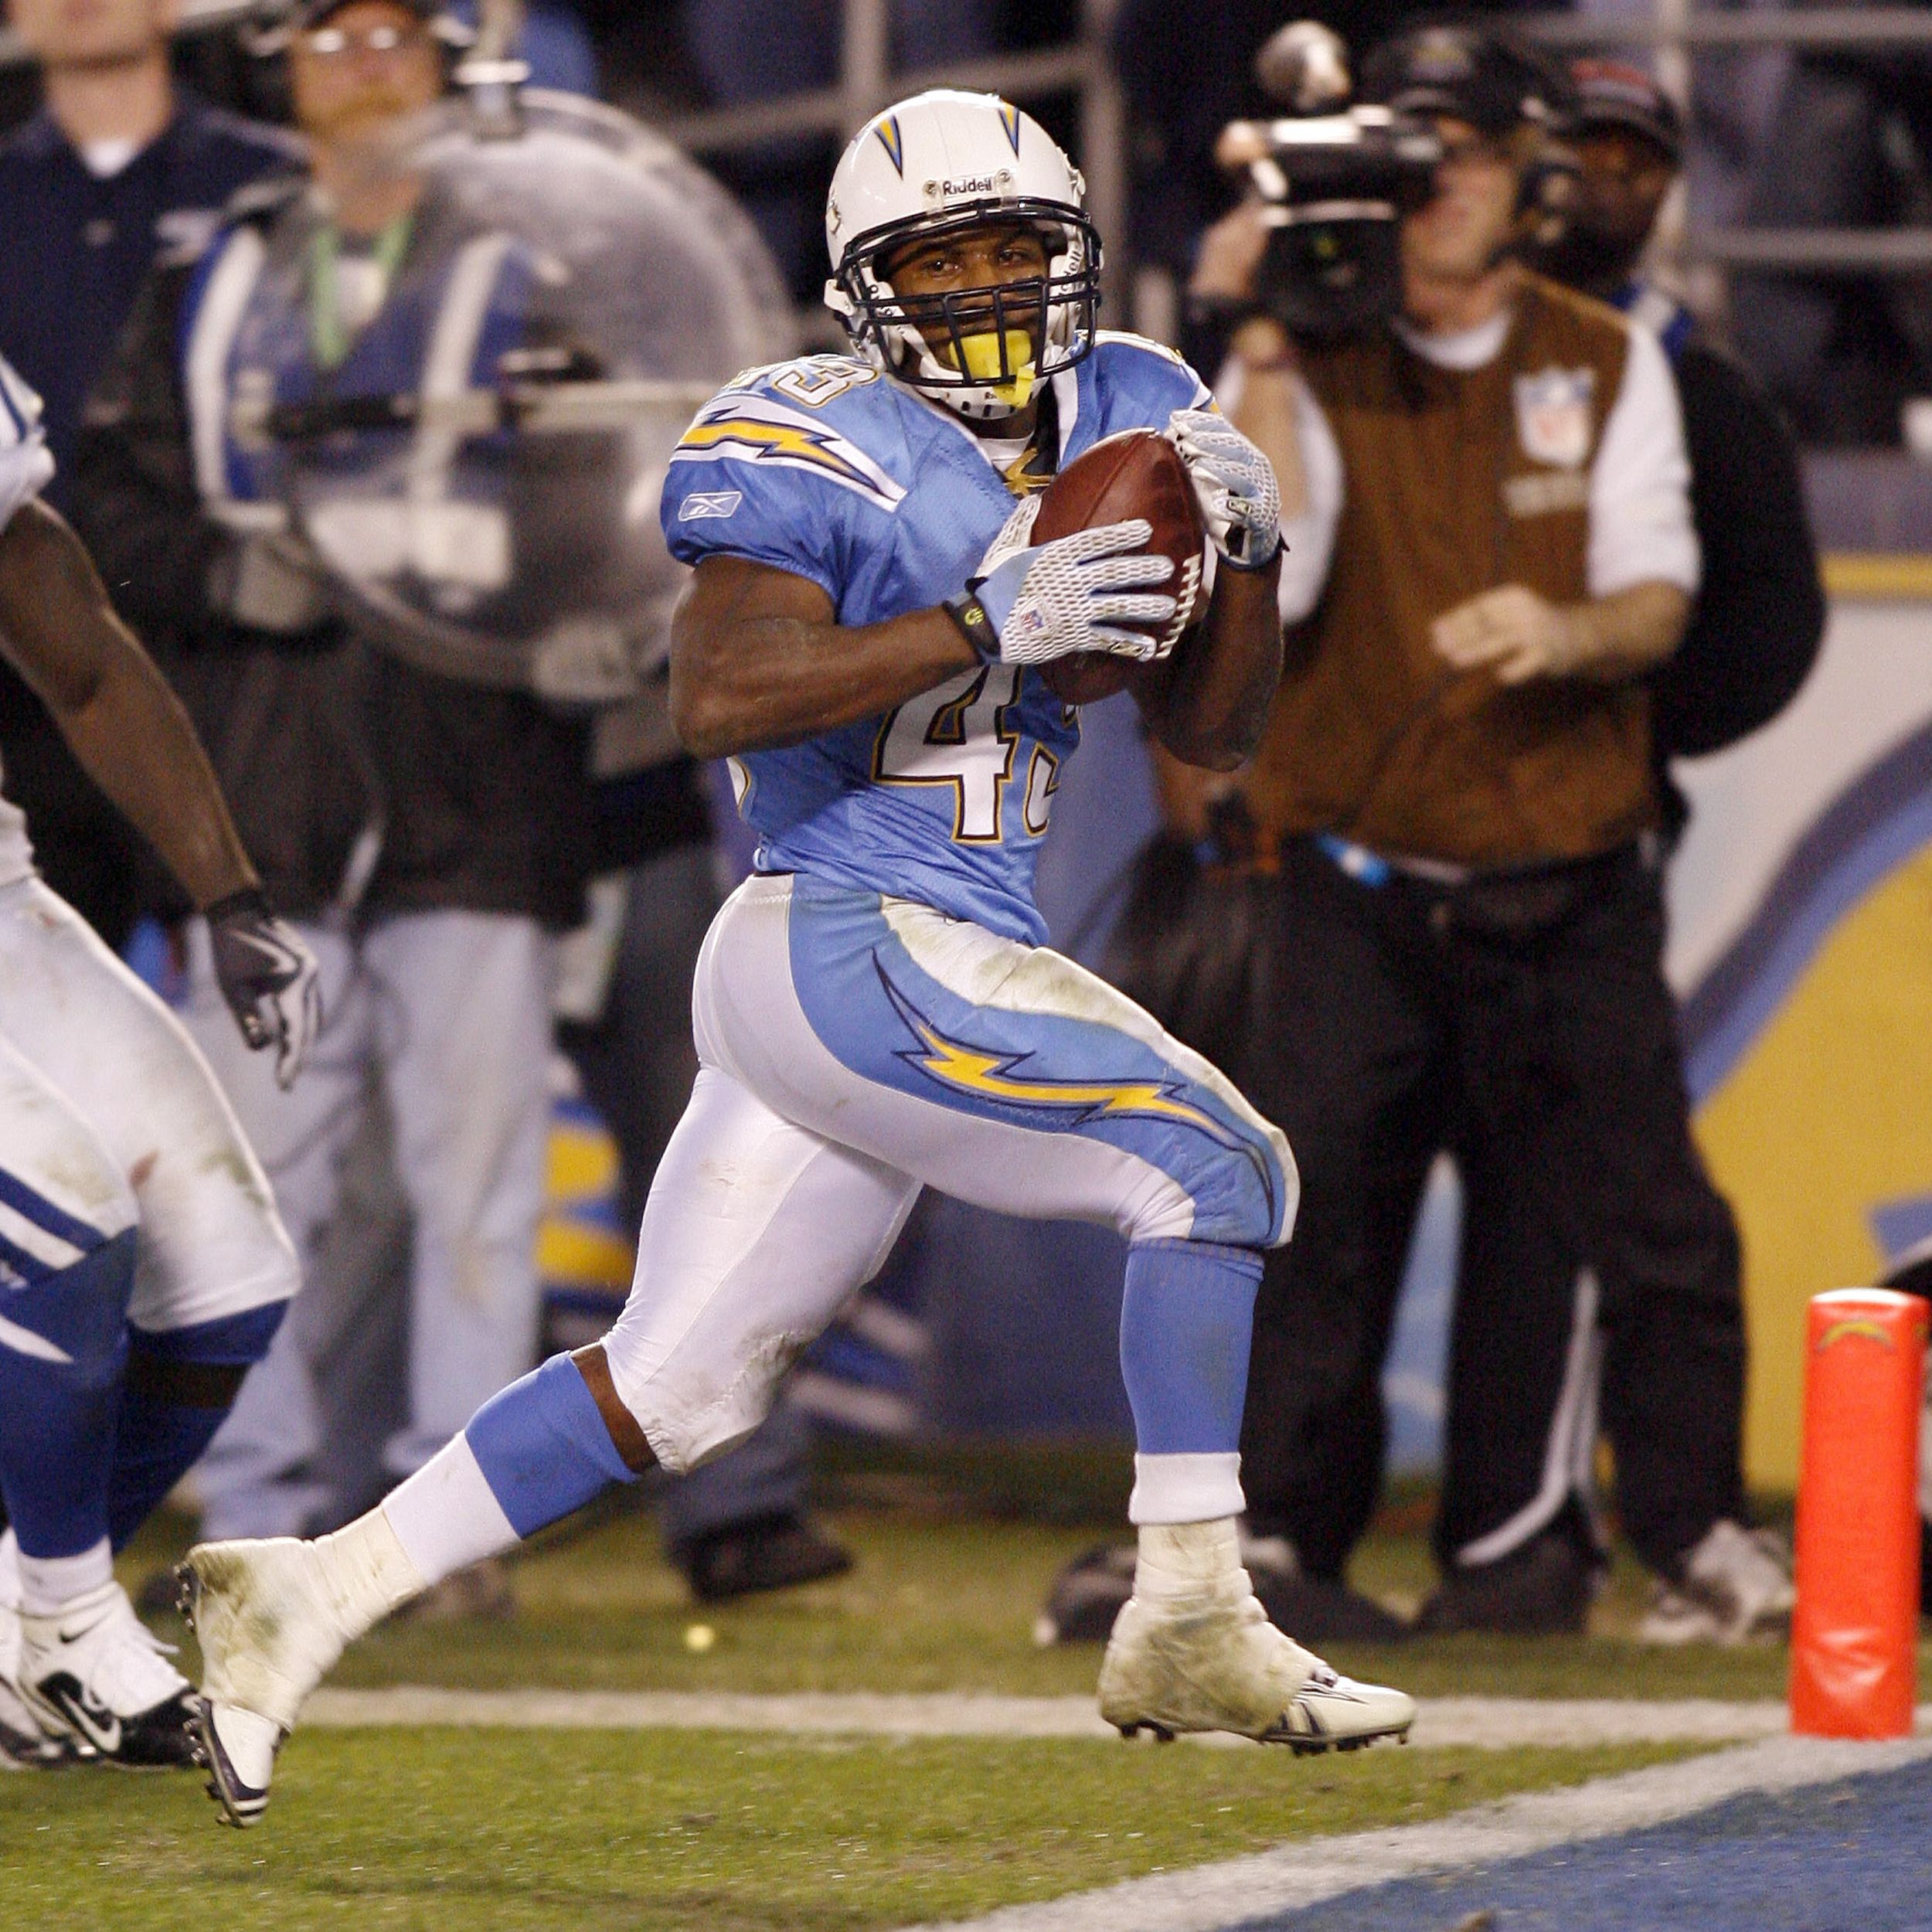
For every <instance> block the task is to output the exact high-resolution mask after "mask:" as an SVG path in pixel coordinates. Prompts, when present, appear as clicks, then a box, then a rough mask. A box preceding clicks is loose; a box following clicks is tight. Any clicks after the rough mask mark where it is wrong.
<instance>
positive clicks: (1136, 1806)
mask: <svg viewBox="0 0 1932 1932" xmlns="http://www.w3.org/2000/svg"><path fill="white" fill-rule="evenodd" d="M1681 1754H1682V1753H1673V1752H1672V1750H1670V1749H1669V1748H1668V1747H1661V1748H1660V1747H1638V1748H1634V1749H1632V1748H1628V1747H1627V1748H1624V1749H1621V1750H1599V1751H1538V1752H1522V1753H1507V1754H1503V1753H1491V1752H1480V1751H1470V1752H1464V1751H1417V1750H1409V1751H1403V1750H1395V1749H1394V1748H1393V1747H1385V1748H1383V1749H1382V1750H1376V1751H1366V1752H1362V1753H1357V1754H1355V1755H1354V1756H1352V1757H1347V1758H1342V1759H1337V1760H1333V1761H1332V1762H1331V1761H1330V1760H1326V1759H1298V1758H1296V1757H1293V1756H1291V1754H1290V1753H1287V1752H1286V1751H1264V1750H1259V1749H1257V1750H1251V1751H1238V1752H1237V1751H1206V1750H1188V1749H1185V1748H1182V1747H1178V1746H1177V1747H1175V1748H1173V1749H1172V1750H1161V1749H1160V1748H1158V1747H1156V1746H1154V1745H1152V1744H1145V1745H1142V1746H1140V1747H1131V1746H1128V1745H1125V1744H1122V1745H1120V1746H1118V1747H1114V1746H1113V1745H1110V1744H1107V1743H1095V1744H1085V1743H1057V1742H1054V1743H1043V1742H1039V1741H1018V1742H1015V1743H1009V1744H1002V1743H988V1742H985V1741H982V1740H946V1741H931V1742H920V1743H900V1744H895V1743H886V1742H881V1741H878V1740H850V1741H849V1740H843V1739H818V1740H793V1739H788V1738H777V1737H771V1736H756V1737H748V1736H733V1735H732V1734H730V1733H711V1732H685V1733H675V1734H674V1733H664V1732H638V1733H611V1732H607V1731H588V1732H581V1731H580V1732H570V1733H557V1732H509V1731H451V1730H427V1731H420V1732H414V1733H402V1732H374V1731H362V1732H346V1733H345V1732H328V1731H317V1732H311V1733H304V1734H301V1735H298V1736H297V1737H296V1738H295V1739H294V1740H293V1741H292V1742H291V1743H290V1745H289V1746H288V1747H287V1750H286V1752H285V1753H284V1764H285V1768H284V1772H283V1774H282V1775H281V1777H279V1778H278V1779H277V1784H278V1787H279V1789H278V1794H277V1799H276V1804H275V1808H274V1810H273V1811H271V1812H270V1815H269V1816H268V1818H267V1819H266V1820H265V1821H264V1822H263V1823H262V1824H261V1825H259V1826H258V1827H257V1828H255V1829H254V1830H253V1831H251V1832H247V1833H240V1832H225V1831H222V1830H219V1828H217V1827H216V1825H215V1824H214V1822H213V1808H212V1807H211V1806H210V1805H209V1804H208V1802H207V1801H206V1799H204V1798H202V1796H201V1795H200V1794H199V1791H198V1790H197V1789H196V1786H195V1784H194V1781H192V1779H190V1778H189V1777H185V1776H183V1777H175V1776H165V1775H154V1776H146V1777H131V1776H117V1775H116V1774H113V1773H111V1772H106V1771H87V1772H82V1771H73V1772H67V1773H64V1774H60V1775H57V1776H53V1777H12V1778H9V1779H7V1780H6V1781H5V1782H4V1783H3V1784H0V1923H5V1925H7V1926H8V1927H15V1926H18V1927H23V1928H24V1927H29V1926H49V1927H62V1928H66V1927H83V1926H86V1927H128V1928H130V1932H133V1929H134V1928H139V1932H172V1928H175V1927H183V1928H187V1927H193V1928H196V1932H203V1929H204V1928H206V1927H209V1926H211V1925H219V1926H225V1927H247V1928H248V1929H249V1932H255V1928H258V1927H259V1928H264V1932H267V1928H273V1929H274V1932H304V1929H305V1928H308V1927H315V1928H318V1932H320V1928H325V1927H326V1928H335V1927H358V1928H360V1927H410V1928H412V1929H415V1928H420V1932H445V1929H446V1928H447V1932H458V1929H459V1928H461V1932H476V1929H477V1928H485V1927H487V1928H492V1932H494V1929H495V1928H498V1927H502V1928H505V1929H506V1932H507V1929H508V1928H512V1927H513V1928H517V1929H518V1932H522V1928H526V1927H529V1928H536V1927H546V1928H548V1927H569V1928H572V1932H577V1928H580V1927H581V1928H583V1932H590V1928H593V1927H594V1928H595V1932H618V1929H619V1928H623V1932H660V1929H661V1928H662V1932H672V1929H673V1928H676V1929H678V1932H684V1929H685V1928H693V1927H703V1928H705V1932H774V1929H775V1928H780V1927H783V1928H787V1932H790V1929H791V1928H798V1932H859V1928H862V1927H890V1926H900V1925H906V1924H910V1923H913V1922H915V1921H918V1920H934V1919H948V1918H955V1917H961V1916H963V1915H965V1914H968V1913H973V1912H976V1911H981V1910H986V1909H988V1908H989V1907H991V1906H995V1905H1001V1904H1006V1903H1013V1902H1015V1901H1018V1900H1026V1899H1038V1898H1050V1897H1052V1896H1055V1895H1056V1894H1057V1893H1064V1892H1070V1891H1077V1890H1083V1889H1087V1887H1089V1886H1096V1885H1101V1884H1105V1883H1108V1882H1109V1881H1111V1880H1113V1879H1122V1878H1128V1877H1132V1876H1137V1875H1138V1874H1140V1873H1142V1872H1151V1871H1154V1870H1156V1869H1160V1868H1162V1867H1166V1868H1168V1869H1172V1868H1173V1867H1175V1866H1181V1865H1189V1864H1196V1863H1199V1862H1203V1861H1205V1860H1207V1859H1214V1858H1221V1857H1230V1856H1233V1855H1236V1854H1237V1853H1240V1852H1249V1851H1256V1850H1260V1849H1263V1848H1264V1847H1266V1846H1268V1845H1276V1844H1279V1843H1281V1842H1283V1841H1284V1840H1285V1839H1288V1838H1297V1837H1302V1836H1305V1835H1308V1834H1311V1833H1314V1832H1335V1831H1346V1830H1350V1829H1353V1828H1360V1827H1362V1826H1366V1825H1384V1824H1392V1823H1404V1824H1406V1823H1410V1822H1413V1821H1420V1820H1421V1819H1424V1818H1434V1817H1438V1816H1440V1815H1442V1814H1443V1813H1444V1812H1446V1811H1453V1810H1455V1809H1457V1808H1459V1807H1461V1806H1462V1805H1464V1804H1470V1803H1472V1802H1475V1801H1478V1800H1479V1799H1481V1798H1489V1797H1493V1796H1498V1795H1500V1794H1503V1793H1505V1792H1507V1791H1515V1790H1522V1789H1524V1788H1527V1787H1532V1786H1539V1785H1550V1784H1563V1783H1571V1782H1574V1781H1579V1780H1580V1779H1582V1778H1584V1777H1590V1776H1593V1775H1595V1774H1598V1773H1600V1772H1604V1771H1610V1770H1625V1769H1628V1768H1631V1767H1634V1766H1636V1765H1638V1764H1649V1763H1655V1762H1658V1761H1659V1760H1662V1759H1663V1758H1666V1757H1671V1756H1672V1755H1681Z"/></svg>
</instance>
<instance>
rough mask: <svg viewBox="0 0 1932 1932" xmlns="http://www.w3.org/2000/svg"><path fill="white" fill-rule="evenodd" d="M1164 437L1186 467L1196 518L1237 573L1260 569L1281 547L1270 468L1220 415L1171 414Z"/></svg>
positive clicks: (1278, 488)
mask: <svg viewBox="0 0 1932 1932" xmlns="http://www.w3.org/2000/svg"><path fill="white" fill-rule="evenodd" d="M1167 434H1168V440H1169V441H1171V442H1172V444H1173V445H1174V447H1175V448H1176V449H1177V450H1179V451H1180V453H1181V460H1182V462H1184V463H1185V464H1186V465H1187V474H1188V480H1189V482H1191V483H1192V485H1194V495H1195V499H1196V502H1199V505H1200V506H1201V520H1202V522H1204V523H1206V526H1207V529H1208V536H1209V539H1211V540H1212V541H1213V545H1214V547H1215V549H1217V550H1218V551H1219V552H1220V553H1221V555H1222V556H1223V557H1225V558H1226V560H1227V561H1228V562H1229V563H1231V564H1233V566H1234V567H1235V568H1236V570H1261V569H1263V568H1264V566H1267V564H1269V563H1272V562H1273V561H1274V553H1275V552H1276V551H1277V550H1278V549H1281V485H1280V484H1278V483H1277V482H1276V481H1275V480H1274V464H1272V463H1270V461H1268V459H1267V457H1266V456H1265V455H1264V454H1263V453H1262V451H1260V449H1258V448H1257V447H1256V446H1255V445H1254V444H1253V443H1251V442H1250V441H1249V440H1248V439H1247V437H1245V436H1243V434H1241V432H1240V430H1237V429H1236V427H1234V425H1233V423H1230V421H1229V420H1227V418H1226V417H1225V416H1220V415H1217V414H1216V413H1215V412H1214V411H1213V410H1175V412H1174V413H1173V414H1172V416H1170V417H1168V419H1167Z"/></svg>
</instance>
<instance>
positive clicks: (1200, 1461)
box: [1127, 1449, 1247, 1524]
mask: <svg viewBox="0 0 1932 1932" xmlns="http://www.w3.org/2000/svg"><path fill="white" fill-rule="evenodd" d="M1246 1508H1247V1502H1246V1501H1245V1500H1244V1499H1243V1496H1242V1495H1241V1458H1240V1452H1239V1451H1236V1450H1233V1449H1230V1450H1227V1451H1224V1452H1219V1453H1216V1454H1200V1455H1168V1456H1139V1455H1137V1456H1136V1457H1135V1458H1134V1493H1133V1495H1131V1496H1130V1497H1128V1499H1127V1519H1128V1522H1131V1523H1140V1524H1146V1523H1162V1522H1168V1523H1175V1522H1181V1523H1192V1522H1215V1521H1216V1520H1217V1519H1219V1518H1220V1517H1223V1516H1238V1515H1240V1513H1241V1512H1242V1511H1243V1509H1246Z"/></svg>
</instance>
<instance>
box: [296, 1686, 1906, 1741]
mask: <svg viewBox="0 0 1932 1932" xmlns="http://www.w3.org/2000/svg"><path fill="white" fill-rule="evenodd" d="M302 1722H303V1723H304V1725H309V1724H320V1725H326V1726H329V1727H331V1728H332V1729H338V1730H345V1729H346V1730H362V1729H366V1728H370V1727H378V1726H390V1725H449V1726H461V1727H470V1726H501V1727H502V1728H504V1729H506V1730H733V1731H791V1732H797V1733H832V1734H837V1733H845V1734H848V1735H852V1734H866V1733H871V1734H874V1735H876V1736H886V1737H1087V1738H1100V1739H1106V1740H1111V1741H1114V1742H1116V1743H1117V1742H1118V1741H1119V1740H1118V1739H1117V1736H1116V1733H1114V1729H1113V1727H1112V1726H1111V1725H1109V1724H1106V1723H1102V1722H1101V1720H1100V1715H1099V1713H1097V1711H1096V1710H1095V1709H1094V1703H1093V1700H1092V1699H1090V1698H1087V1697H994V1696H970V1695H951V1696H948V1695H936V1696H935V1695H928V1696H886V1695H883V1694H881V1695H873V1694H871V1693H869V1692H797V1693H794V1694H790V1695H785V1696H757V1695H753V1694H750V1693H739V1692H702V1691H546V1690H511V1691H476V1690H440V1689H434V1688H432V1687H428V1686H421V1685H398V1686H397V1687H396V1688H395V1689H389V1690H319V1691H318V1692H316V1693H315V1696H312V1697H311V1699H309V1700H308V1704H307V1706H305V1707H304V1710H303V1713H302ZM1786 1723H1787V1719H1786V1716H1785V1711H1784V1706H1783V1705H1782V1704H1777V1703H1771V1702H1757V1703H1748V1704H1727V1703H1723V1702H1719V1700H1717V1699H1715V1698H1685V1699H1678V1700H1676V1701H1674V1702H1659V1703H1645V1702H1639V1701H1638V1700H1636V1699H1613V1698H1535V1697H1441V1698H1434V1699H1427V1700H1426V1701H1425V1702H1423V1706H1422V1710H1421V1714H1420V1716H1418V1717H1417V1719H1416V1726H1415V1730H1414V1733H1413V1742H1414V1743H1417V1744H1418V1745H1421V1746H1423V1747H1429V1746H1434V1747H1437V1748H1442V1747H1447V1746H1450V1745H1461V1746H1464V1747H1470V1746H1474V1747H1478V1748H1486V1749H1491V1750H1515V1749H1517V1748H1519V1747H1522V1746H1524V1745H1532V1744H1541V1745H1547V1746H1568V1747H1573V1748H1582V1747H1587V1746H1589V1745H1593V1744H1628V1743H1708V1744H1726V1743H1736V1742H1740V1741H1743V1740H1755V1739H1760V1738H1771V1737H1776V1736H1780V1735H1781V1733H1783V1732H1784V1729H1785V1726H1786ZM1919 1728H1920V1730H1922V1731H1925V1732H1928V1733H1932V1705H1924V1706H1920V1711H1919ZM1198 1741H1199V1742H1201V1743H1220V1744H1227V1745H1231V1746H1233V1747H1236V1749H1244V1748H1247V1740H1245V1739H1242V1738H1236V1737H1227V1736H1216V1737H1213V1738H1204V1739H1202V1740H1198Z"/></svg>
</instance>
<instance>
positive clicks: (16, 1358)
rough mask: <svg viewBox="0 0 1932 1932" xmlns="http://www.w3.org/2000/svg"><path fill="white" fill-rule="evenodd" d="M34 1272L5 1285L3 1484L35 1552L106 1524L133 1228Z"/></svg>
mask: <svg viewBox="0 0 1932 1932" xmlns="http://www.w3.org/2000/svg"><path fill="white" fill-rule="evenodd" d="M12 1272H13V1273H15V1274H16V1275H18V1274H19V1273H21V1272H22V1270H20V1269H19V1267H17V1266H15V1267H12ZM36 1274H37V1275H38V1277H39V1278H37V1279H33V1280H29V1281H28V1282H27V1283H26V1285H24V1286H22V1287H9V1288H7V1289H5V1290H0V1494H4V1495H5V1498H6V1504H7V1514H8V1515H9V1517H10V1518H11V1519H12V1522H13V1526H14V1531H15V1535H17V1536H19V1539H20V1547H21V1548H22V1549H23V1550H24V1551H26V1553H27V1554H28V1555H29V1556H78V1555H80V1553H81V1552H82V1551H83V1550H87V1549H92V1548H93V1547H94V1545H95V1544H96V1543H99V1542H100V1539H101V1538H102V1537H103V1536H105V1535H106V1534H107V1470H108V1465H109V1461H110V1458H111V1456H112V1454H113V1453H114V1423H115V1416H116V1412H117V1410H118V1408H119V1406H120V1401H121V1372H122V1369H123V1368H124V1365H125V1363H126V1361H127V1356H128V1298H129V1297H130V1295H131V1294H133V1292H134V1230H133V1229H132V1228H129V1229H127V1230H124V1232H123V1233H120V1234H117V1235H114V1236H112V1237H111V1238H110V1239H108V1240H100V1238H99V1236H95V1237H94V1245H92V1246H91V1247H90V1250H89V1251H88V1252H87V1253H85V1254H83V1256H82V1257H81V1258H80V1260H78V1261H76V1262H73V1263H72V1264H70V1266H68V1267H64V1268H60V1269H58V1270H50V1269H46V1268H44V1267H43V1268H39V1269H38V1270H36Z"/></svg>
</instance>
